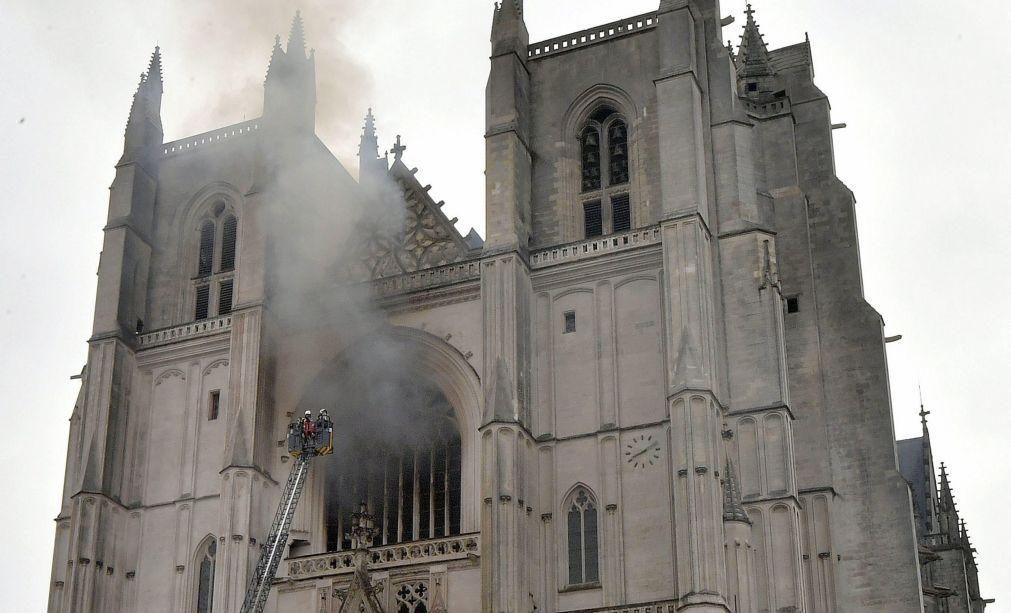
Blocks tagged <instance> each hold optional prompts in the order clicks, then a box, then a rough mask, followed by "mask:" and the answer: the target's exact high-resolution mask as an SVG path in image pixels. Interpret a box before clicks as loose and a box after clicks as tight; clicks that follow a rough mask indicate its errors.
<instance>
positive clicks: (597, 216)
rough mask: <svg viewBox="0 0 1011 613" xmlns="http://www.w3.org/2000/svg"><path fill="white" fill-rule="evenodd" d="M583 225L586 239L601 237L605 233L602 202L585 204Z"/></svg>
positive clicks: (596, 201)
mask: <svg viewBox="0 0 1011 613" xmlns="http://www.w3.org/2000/svg"><path fill="white" fill-rule="evenodd" d="M583 224H584V228H583V230H584V232H585V234H586V238H592V237H594V236H601V235H602V234H603V233H604V219H603V217H602V216H601V210H600V200H594V201H592V202H584V203H583Z"/></svg>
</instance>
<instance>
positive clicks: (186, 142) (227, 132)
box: [162, 119, 260, 156]
mask: <svg viewBox="0 0 1011 613" xmlns="http://www.w3.org/2000/svg"><path fill="white" fill-rule="evenodd" d="M259 129H260V120H259V119H253V120H251V121H244V122H242V123H237V124H235V125H233V126H228V127H227V128H219V129H217V130H212V131H210V132H204V133H203V134H197V135H196V136H189V137H187V138H183V139H181V140H177V141H172V142H171V143H165V144H164V145H162V148H163V150H164V151H163V153H164V154H165V155H166V156H168V155H176V154H179V153H185V152H187V151H192V150H193V149H196V148H197V147H202V146H204V145H210V144H213V143H220V142H223V141H228V140H231V139H234V138H236V137H239V136H243V135H246V134H250V133H252V132H256V131H258V130H259Z"/></svg>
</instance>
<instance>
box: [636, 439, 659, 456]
mask: <svg viewBox="0 0 1011 613" xmlns="http://www.w3.org/2000/svg"><path fill="white" fill-rule="evenodd" d="M656 446H657V442H656V441H653V444H652V445H650V446H648V447H646V448H645V449H643V450H642V451H640V452H639V453H637V454H635V455H634V456H632V459H633V460H634V459H636V458H638V457H639V456H641V455H642V454H644V453H646V452H647V451H649V450H650V449H653V448H654V447H656Z"/></svg>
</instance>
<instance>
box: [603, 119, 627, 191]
mask: <svg viewBox="0 0 1011 613" xmlns="http://www.w3.org/2000/svg"><path fill="white" fill-rule="evenodd" d="M607 142H608V147H609V149H608V158H609V159H610V171H611V173H610V176H609V177H608V180H607V184H608V185H622V184H624V183H628V129H627V128H626V127H625V122H624V121H621V120H617V121H615V122H613V123H612V124H611V127H609V128H608V129H607Z"/></svg>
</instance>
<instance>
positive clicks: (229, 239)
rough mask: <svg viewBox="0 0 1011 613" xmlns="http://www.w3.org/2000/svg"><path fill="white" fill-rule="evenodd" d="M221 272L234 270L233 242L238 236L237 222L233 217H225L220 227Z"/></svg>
mask: <svg viewBox="0 0 1011 613" xmlns="http://www.w3.org/2000/svg"><path fill="white" fill-rule="evenodd" d="M221 228H222V229H221V271H222V272H226V271H229V270H235V241H236V239H237V238H238V236H239V222H238V221H237V220H236V219H235V216H234V215H229V216H228V217H225V221H224V223H223V224H222V225H221Z"/></svg>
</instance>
